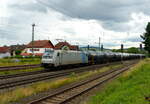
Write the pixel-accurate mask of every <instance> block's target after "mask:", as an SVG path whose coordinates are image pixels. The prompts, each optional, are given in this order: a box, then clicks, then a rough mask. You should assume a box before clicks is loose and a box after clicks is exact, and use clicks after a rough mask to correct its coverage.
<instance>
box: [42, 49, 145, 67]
mask: <svg viewBox="0 0 150 104" xmlns="http://www.w3.org/2000/svg"><path fill="white" fill-rule="evenodd" d="M144 57H145V55H144V54H131V53H115V52H101V51H72V50H50V51H47V52H45V53H44V55H43V56H42V60H41V64H42V66H43V67H51V68H52V67H53V68H55V67H62V66H73V65H91V64H102V63H108V62H115V61H124V60H132V59H140V58H144Z"/></svg>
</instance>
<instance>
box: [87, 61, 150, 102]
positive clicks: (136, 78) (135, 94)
mask: <svg viewBox="0 0 150 104" xmlns="http://www.w3.org/2000/svg"><path fill="white" fill-rule="evenodd" d="M145 96H148V97H150V59H145V60H143V61H141V62H140V63H138V64H137V65H136V66H134V67H133V68H131V70H129V71H127V72H125V73H124V74H123V75H122V76H121V77H119V78H118V79H117V80H114V81H113V82H112V83H110V84H108V86H107V87H105V88H104V90H102V91H99V92H98V93H96V95H94V96H92V97H91V98H90V99H89V101H87V103H86V104H149V102H148V101H146V100H145Z"/></svg>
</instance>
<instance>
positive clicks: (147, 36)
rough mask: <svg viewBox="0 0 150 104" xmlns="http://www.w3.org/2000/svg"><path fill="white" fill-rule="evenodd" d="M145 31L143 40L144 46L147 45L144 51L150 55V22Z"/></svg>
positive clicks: (142, 36)
mask: <svg viewBox="0 0 150 104" xmlns="http://www.w3.org/2000/svg"><path fill="white" fill-rule="evenodd" d="M145 31H146V32H145V33H144V34H143V35H141V38H142V39H143V44H144V45H145V46H144V49H145V50H147V51H148V53H149V54H150V22H148V24H147V27H146V29H145Z"/></svg>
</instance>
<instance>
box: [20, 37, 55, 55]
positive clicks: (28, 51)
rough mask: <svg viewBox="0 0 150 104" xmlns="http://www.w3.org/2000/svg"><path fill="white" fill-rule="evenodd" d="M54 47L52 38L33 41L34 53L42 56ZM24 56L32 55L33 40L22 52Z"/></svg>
mask: <svg viewBox="0 0 150 104" xmlns="http://www.w3.org/2000/svg"><path fill="white" fill-rule="evenodd" d="M50 49H54V45H53V44H52V43H51V41H50V40H37V41H34V42H33V53H34V55H35V56H42V55H43V53H44V52H45V51H46V50H50ZM21 55H22V56H30V55H32V42H30V43H29V44H28V45H27V46H26V48H25V49H24V50H23V52H22V53H21Z"/></svg>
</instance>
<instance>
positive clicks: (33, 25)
mask: <svg viewBox="0 0 150 104" xmlns="http://www.w3.org/2000/svg"><path fill="white" fill-rule="evenodd" d="M34 27H35V24H34V23H33V24H32V56H33V55H34V49H33V48H34V44H33V43H34Z"/></svg>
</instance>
